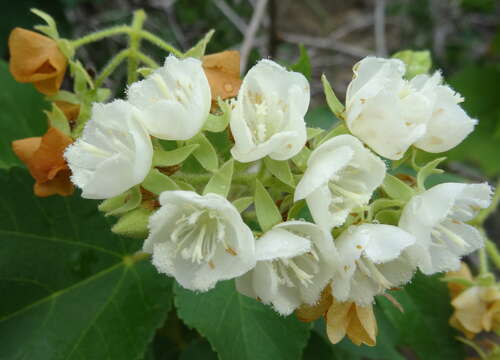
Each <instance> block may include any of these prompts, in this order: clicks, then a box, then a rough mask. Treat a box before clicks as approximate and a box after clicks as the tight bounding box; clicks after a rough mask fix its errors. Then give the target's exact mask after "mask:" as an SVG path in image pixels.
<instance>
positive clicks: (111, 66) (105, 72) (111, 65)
mask: <svg viewBox="0 0 500 360" xmlns="http://www.w3.org/2000/svg"><path fill="white" fill-rule="evenodd" d="M129 53H130V49H124V50H122V51H120V52H119V53H118V54H116V55H115V56H114V57H113V58H112V59H111V60H110V61H109V62H108V63H107V65H106V66H105V67H104V69H102V71H101V73H100V74H99V76H98V77H97V78H96V80H95V86H96V88H98V87H100V86H101V84H102V83H103V82H104V80H106V79H107V78H108V77H109V76H110V75H111V74H112V73H113V71H115V69H116V68H117V67H118V66H119V65H120V64H121V63H122V61H123V60H125V59H126V58H127V56H129Z"/></svg>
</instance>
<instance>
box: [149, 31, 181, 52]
mask: <svg viewBox="0 0 500 360" xmlns="http://www.w3.org/2000/svg"><path fill="white" fill-rule="evenodd" d="M140 36H141V37H142V38H143V39H144V40H147V41H149V42H151V43H152V44H154V45H156V46H158V47H159V48H161V49H163V50H166V51H168V52H170V53H172V54H174V55H175V56H177V57H182V55H183V53H182V52H181V51H179V50H177V49H176V48H175V47H173V46H172V45H170V44H169V43H167V42H165V41H163V40H162V39H160V38H159V37H158V36H156V35H154V34H152V33H150V32H149V31H146V30H141V31H140Z"/></svg>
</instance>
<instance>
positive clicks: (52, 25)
mask: <svg viewBox="0 0 500 360" xmlns="http://www.w3.org/2000/svg"><path fill="white" fill-rule="evenodd" d="M30 10H31V12H32V13H33V14H35V15H37V16H38V17H40V18H42V20H44V21H45V22H46V23H47V25H36V26H34V28H35V29H37V30H38V31H41V32H43V33H44V34H45V35H47V36H49V37H51V38H53V39H57V38H58V37H59V33H58V32H57V25H56V22H55V21H54V18H53V17H52V16H50V15H49V14H47V13H46V12H43V11H42V10H38V9H30Z"/></svg>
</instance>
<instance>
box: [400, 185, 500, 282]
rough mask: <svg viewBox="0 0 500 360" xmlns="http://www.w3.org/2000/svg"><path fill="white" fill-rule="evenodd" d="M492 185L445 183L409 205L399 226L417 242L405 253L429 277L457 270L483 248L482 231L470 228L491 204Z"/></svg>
mask: <svg viewBox="0 0 500 360" xmlns="http://www.w3.org/2000/svg"><path fill="white" fill-rule="evenodd" d="M490 197H491V188H490V187H489V185H488V184H460V183H445V184H439V185H436V186H434V187H433V188H431V189H429V190H427V191H425V192H423V193H421V194H420V195H416V196H414V197H413V198H411V200H410V201H409V202H408V204H406V206H405V208H404V209H403V213H402V214H401V218H400V220H399V226H400V227H401V228H402V229H404V230H406V231H408V232H409V233H411V234H413V235H414V236H415V237H416V239H417V241H416V242H415V244H414V245H412V246H411V247H409V248H408V249H407V250H406V251H405V252H406V254H407V255H408V257H409V258H410V260H411V261H412V262H413V263H414V264H415V265H416V266H418V267H419V268H420V270H421V271H422V272H423V273H424V274H427V275H430V274H434V273H436V272H440V271H449V270H456V269H458V268H459V267H460V257H461V256H464V255H466V254H469V253H471V252H473V251H474V250H477V249H479V248H480V247H482V246H483V238H482V236H481V234H480V233H479V231H478V230H477V229H476V228H475V227H473V226H470V225H468V224H466V222H467V221H469V220H471V219H472V218H474V216H475V215H476V213H477V212H478V211H479V210H480V209H482V208H485V207H488V205H489V204H490Z"/></svg>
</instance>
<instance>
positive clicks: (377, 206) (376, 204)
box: [370, 198, 404, 214]
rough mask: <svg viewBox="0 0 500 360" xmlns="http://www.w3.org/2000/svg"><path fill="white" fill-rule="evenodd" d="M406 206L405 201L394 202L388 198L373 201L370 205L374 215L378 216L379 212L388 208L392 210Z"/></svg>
mask: <svg viewBox="0 0 500 360" xmlns="http://www.w3.org/2000/svg"><path fill="white" fill-rule="evenodd" d="M403 205H404V202H403V201H400V200H392V199H387V198H381V199H377V200H375V201H373V202H372V203H371V205H370V207H371V210H372V212H373V213H374V214H376V213H377V212H378V211H380V210H382V209H386V208H391V207H399V208H400V207H402V206H403Z"/></svg>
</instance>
